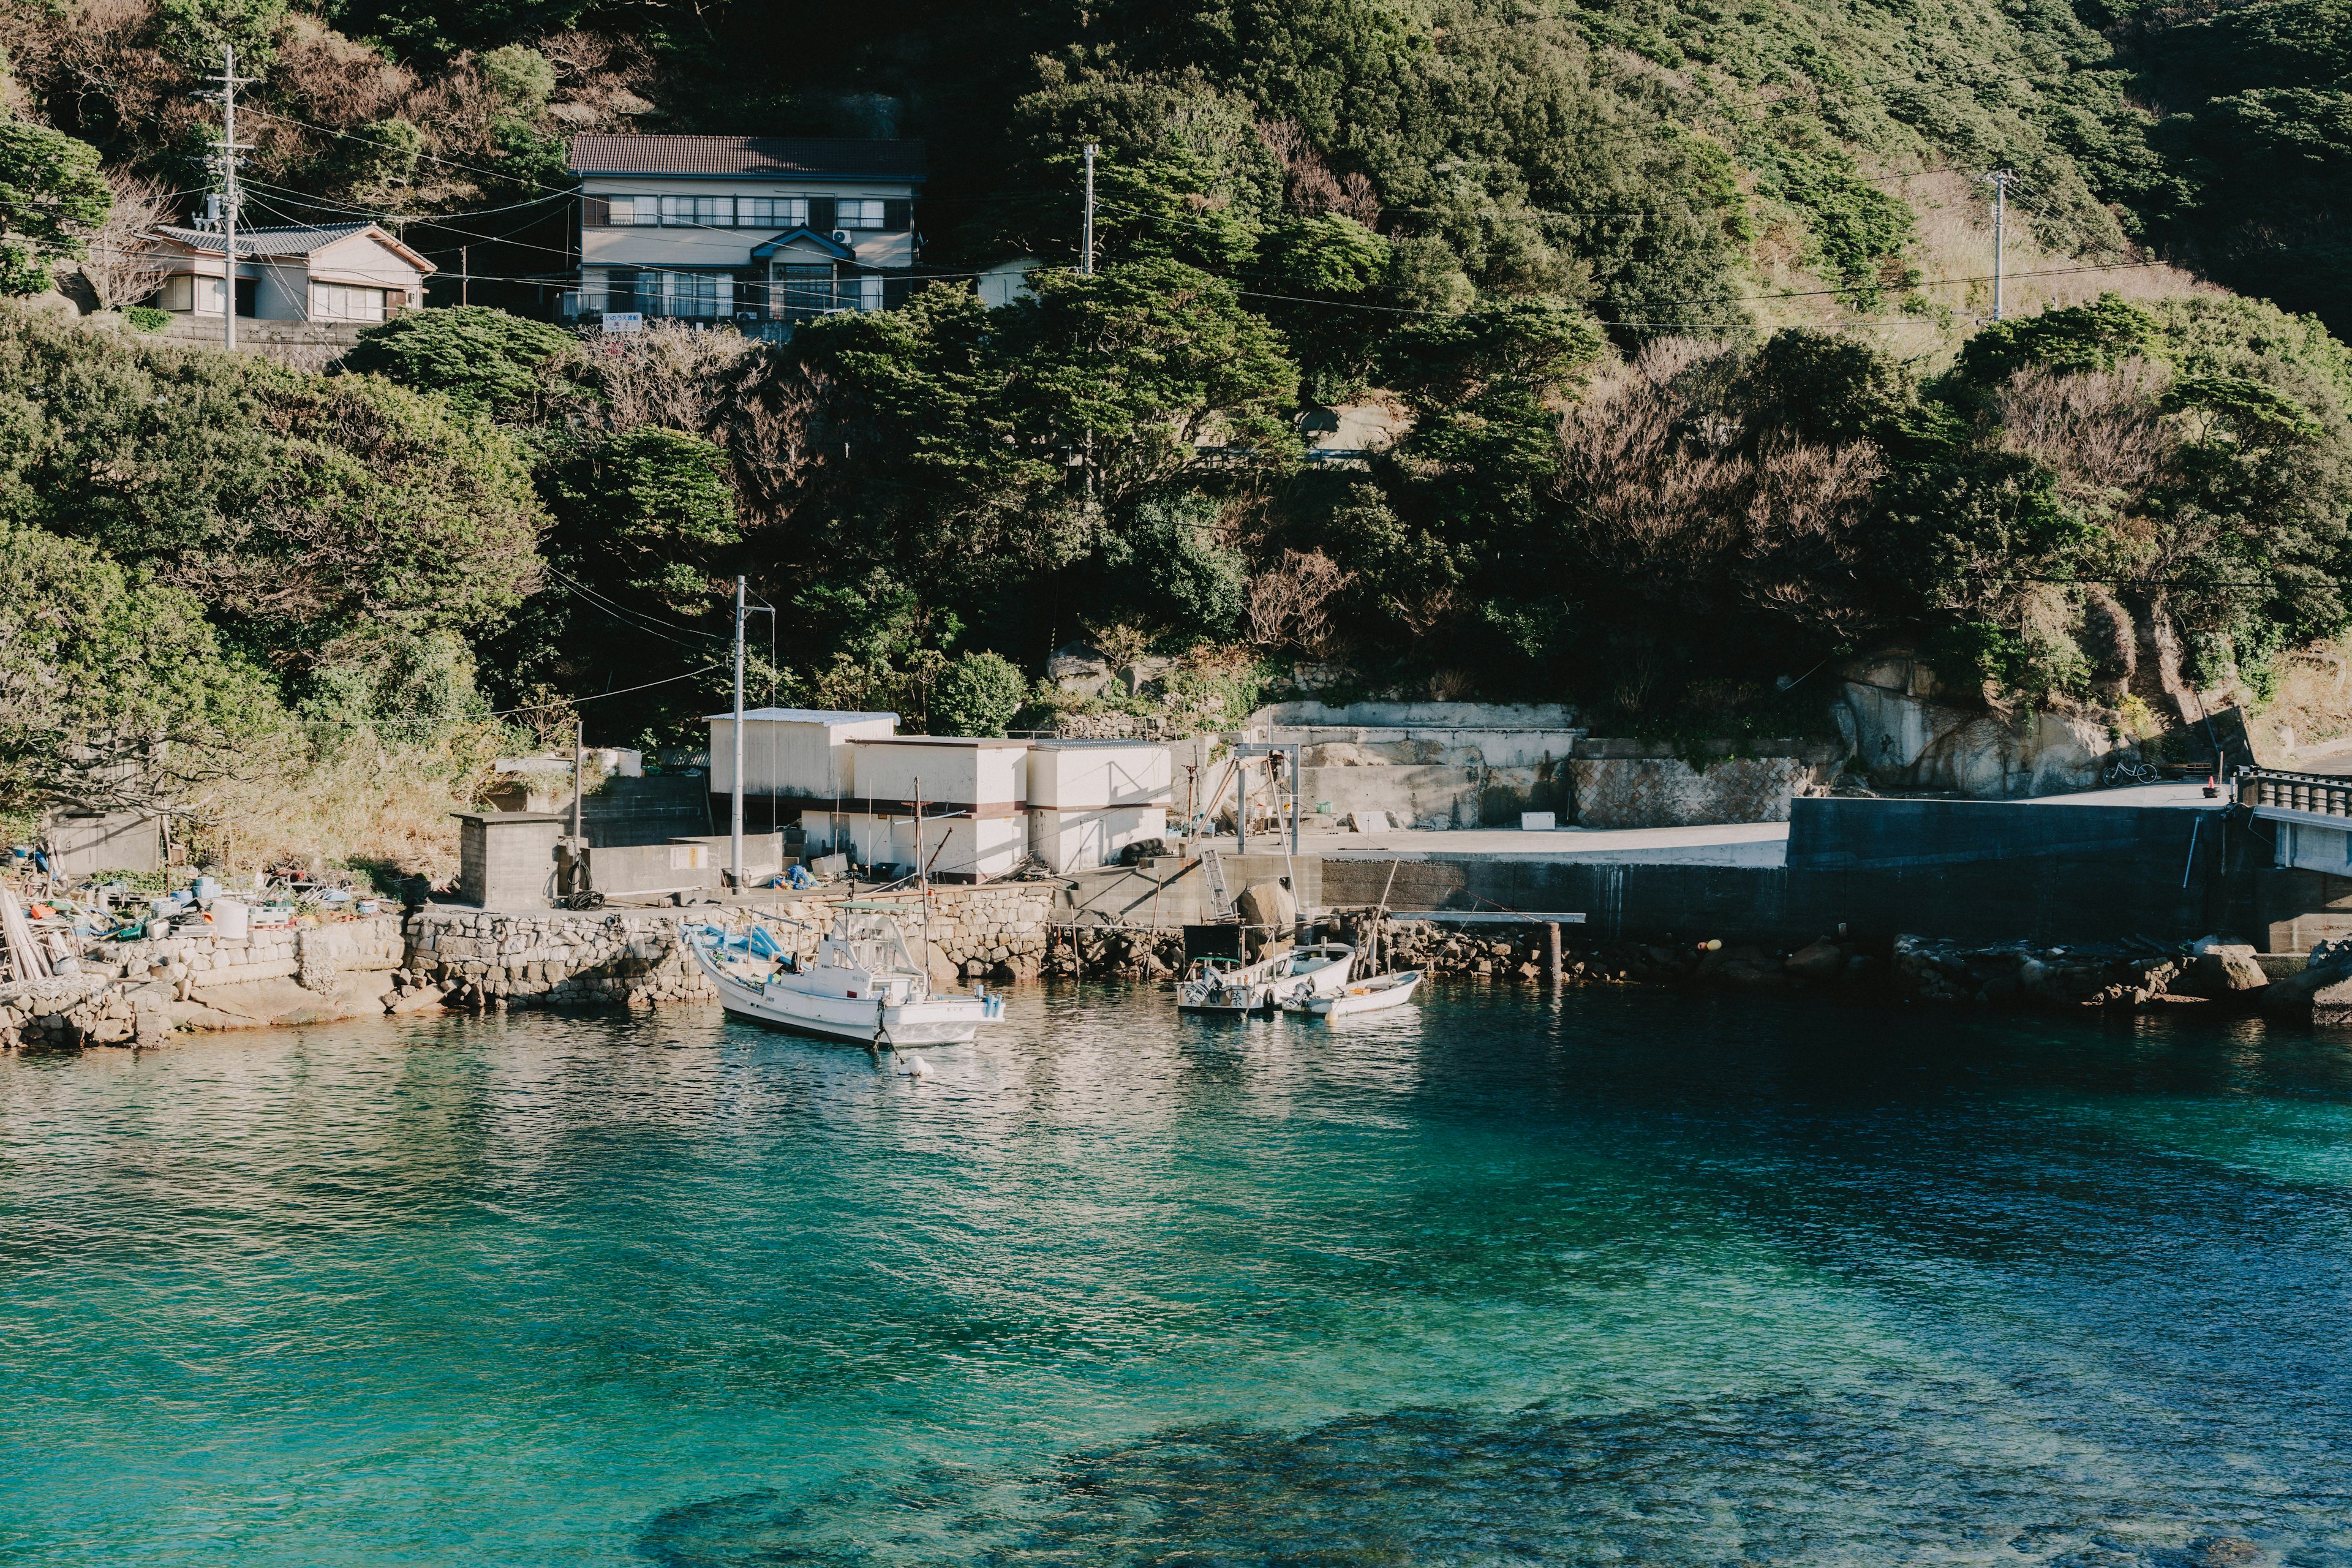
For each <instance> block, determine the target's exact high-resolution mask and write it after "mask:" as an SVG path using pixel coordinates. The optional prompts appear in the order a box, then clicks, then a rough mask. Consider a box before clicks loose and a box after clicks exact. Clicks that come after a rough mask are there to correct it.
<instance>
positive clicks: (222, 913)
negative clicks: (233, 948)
mask: <svg viewBox="0 0 2352 1568" xmlns="http://www.w3.org/2000/svg"><path fill="white" fill-rule="evenodd" d="M247 919H248V911H247V909H246V907H245V906H244V905H243V904H241V903H239V902H238V901H237V900H235V899H215V900H213V934H214V935H215V936H222V937H233V938H235V939H236V940H237V941H240V942H242V941H243V940H244V939H245V936H246V933H247V929H248V928H247Z"/></svg>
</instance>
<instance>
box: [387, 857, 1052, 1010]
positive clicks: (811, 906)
mask: <svg viewBox="0 0 2352 1568" xmlns="http://www.w3.org/2000/svg"><path fill="white" fill-rule="evenodd" d="M1054 894H1055V888H1054V886H1053V885H1052V884H1050V883H1037V882H1013V883H998V884H994V885H989V886H982V887H975V888H953V889H937V890H934V892H933V893H932V895H931V913H930V921H929V935H930V942H931V945H932V947H933V948H934V949H936V950H937V952H936V953H935V955H934V958H933V961H932V967H933V969H934V971H935V972H937V971H942V970H944V971H950V972H952V973H955V974H957V975H960V976H961V977H963V978H965V979H973V980H977V979H992V980H998V981H1007V980H1020V979H1032V978H1034V977H1035V976H1036V975H1038V974H1039V973H1042V972H1043V971H1044V968H1045V961H1046V952H1047V948H1048V945H1049V943H1050V941H1051V935H1052V917H1053V912H1054V902H1053V900H1054ZM837 901H838V900H829V899H817V898H811V899H797V900H778V901H774V902H767V903H759V904H751V905H743V906H730V905H717V904H695V905H688V906H686V907H685V908H682V909H667V910H665V909H646V910H590V911H583V912H577V913H574V912H570V911H564V910H545V911H535V912H532V913H528V914H501V913H494V912H478V911H473V910H426V911H425V912H424V913H422V914H419V915H418V916H416V917H415V919H414V920H413V921H411V922H410V925H409V933H408V950H407V954H406V958H405V961H404V963H403V964H402V966H401V968H400V970H399V971H398V972H396V973H395V974H394V981H395V983H396V984H397V985H398V988H399V994H398V995H396V996H395V997H394V999H393V1001H392V1003H391V1007H392V1010H394V1011H405V1010H407V1009H408V1008H410V1007H421V1006H425V1005H431V1004H432V1003H434V1002H438V1003H440V1004H441V1005H446V1006H454V1007H465V1008H477V1009H478V1008H485V1007H509V1006H518V1005H534V1004H536V1005H552V1006H567V1005H569V1006H594V1005H623V1006H631V1007H647V1006H656V1005H664V1004H669V1003H677V1002H712V1001H716V1000H717V994H716V993H715V992H713V991H712V989H711V986H710V982H709V979H708V978H706V977H705V976H704V974H703V973H702V971H701V969H700V968H699V967H698V966H697V965H696V963H695V962H694V959H693V956H692V955H691V954H690V953H689V952H688V950H687V946H686V943H685V940H684V938H683V936H682V934H681V931H682V929H683V928H684V927H687V926H698V925H705V924H710V925H719V926H721V927H724V928H726V929H727V930H730V931H740V930H741V929H742V928H743V927H744V926H745V925H747V924H749V923H751V921H752V920H753V919H754V918H755V917H767V919H768V926H769V931H770V934H771V935H772V937H774V938H775V939H776V942H777V945H778V946H779V947H781V948H782V949H783V950H784V951H786V952H793V953H797V954H800V955H802V956H806V955H808V954H811V953H814V952H815V951H816V945H817V942H818V939H819V938H820V937H821V936H822V935H823V933H824V930H825V929H826V927H828V926H829V925H830V924H831V923H832V920H833V905H834V903H835V902H837ZM898 918H899V922H900V926H901V928H902V929H903V930H904V931H905V932H906V934H907V938H908V942H909V943H910V944H912V945H913V946H915V947H916V948H918V949H919V948H920V946H921V943H922V938H923V934H924V921H923V910H922V906H921V904H920V903H919V902H918V901H916V900H906V901H905V902H904V904H903V907H902V908H901V910H900V913H899V917H898ZM946 977H947V976H946V974H945V973H941V974H940V978H941V979H945V978H946Z"/></svg>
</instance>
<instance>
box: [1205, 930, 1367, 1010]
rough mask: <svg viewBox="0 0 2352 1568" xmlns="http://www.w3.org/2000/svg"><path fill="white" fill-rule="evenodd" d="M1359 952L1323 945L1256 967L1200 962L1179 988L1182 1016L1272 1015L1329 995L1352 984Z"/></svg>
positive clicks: (1343, 945)
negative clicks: (1351, 971)
mask: <svg viewBox="0 0 2352 1568" xmlns="http://www.w3.org/2000/svg"><path fill="white" fill-rule="evenodd" d="M1355 960H1356V950H1355V949H1354V948H1352V947H1349V946H1348V945H1347V944H1346V943H1344V942H1317V943H1315V944H1314V945H1313V946H1311V947H1299V948H1293V949H1291V950H1290V951H1289V952H1280V953H1276V955H1275V956H1273V957H1272V958H1267V959H1261V960H1260V961H1258V962H1257V963H1252V964H1240V963H1234V961H1233V960H1232V959H1229V958H1203V959H1199V960H1196V961H1195V962H1194V963H1193V965H1192V973H1189V974H1187V975H1185V977H1184V979H1183V981H1182V983H1181V984H1179V985H1178V986H1177V987H1176V1010H1177V1011H1178V1012H1180V1013H1224V1014H1229V1015H1231V1014H1246V1013H1271V1012H1276V1011H1277V1010H1279V1009H1281V1008H1283V1007H1285V1006H1287V1005H1290V1004H1291V1003H1293V1002H1304V1001H1305V1000H1306V999H1307V998H1308V997H1310V996H1321V995H1328V994H1331V993H1334V992H1336V991H1338V990H1339V987H1340V986H1342V985H1344V984H1347V981H1348V970H1349V966H1350V965H1351V964H1353V963H1355Z"/></svg>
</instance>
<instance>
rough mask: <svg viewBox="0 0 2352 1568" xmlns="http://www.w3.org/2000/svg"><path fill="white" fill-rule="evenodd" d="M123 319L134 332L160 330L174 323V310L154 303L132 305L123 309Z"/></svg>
mask: <svg viewBox="0 0 2352 1568" xmlns="http://www.w3.org/2000/svg"><path fill="white" fill-rule="evenodd" d="M122 319H123V321H125V322H127V323H129V325H130V327H131V331H134V332H160V331H163V329H164V328H165V327H168V326H170V325H171V324H172V312H171V311H169V310H157V309H155V307H154V306H152V305H131V306H129V307H127V308H126V309H125V310H123V312H122Z"/></svg>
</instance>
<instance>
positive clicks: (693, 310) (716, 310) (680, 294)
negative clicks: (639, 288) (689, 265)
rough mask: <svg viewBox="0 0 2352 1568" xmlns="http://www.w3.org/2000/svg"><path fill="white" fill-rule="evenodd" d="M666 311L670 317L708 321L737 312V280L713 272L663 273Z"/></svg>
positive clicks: (663, 308)
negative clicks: (735, 310) (711, 318)
mask: <svg viewBox="0 0 2352 1568" xmlns="http://www.w3.org/2000/svg"><path fill="white" fill-rule="evenodd" d="M662 282H663V291H662V292H663V304H662V314H664V315H666V316H686V317H692V318H699V319H703V320H708V319H709V318H710V317H713V316H717V315H719V314H722V313H725V314H730V315H731V314H733V312H734V309H735V280H734V279H731V278H719V277H716V276H714V275H713V274H711V273H709V272H666V273H664V274H662ZM722 293H723V296H724V297H723V299H722ZM722 305H723V307H724V310H723V311H722V309H721V307H722Z"/></svg>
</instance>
